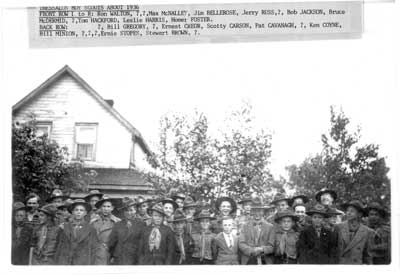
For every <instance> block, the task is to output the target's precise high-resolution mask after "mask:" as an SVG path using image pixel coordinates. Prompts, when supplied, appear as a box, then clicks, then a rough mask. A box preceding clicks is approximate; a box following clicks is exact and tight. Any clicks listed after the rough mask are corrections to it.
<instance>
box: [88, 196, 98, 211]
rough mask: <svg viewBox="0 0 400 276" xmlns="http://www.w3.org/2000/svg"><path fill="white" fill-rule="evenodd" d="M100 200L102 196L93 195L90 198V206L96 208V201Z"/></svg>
mask: <svg viewBox="0 0 400 276" xmlns="http://www.w3.org/2000/svg"><path fill="white" fill-rule="evenodd" d="M99 200H100V197H98V196H92V197H91V198H90V200H89V204H90V206H92V208H93V209H96V206H95V205H96V203H97V202H98V201H99Z"/></svg>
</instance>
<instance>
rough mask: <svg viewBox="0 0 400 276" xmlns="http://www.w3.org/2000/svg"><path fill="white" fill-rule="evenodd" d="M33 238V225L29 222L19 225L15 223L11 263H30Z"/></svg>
mask: <svg viewBox="0 0 400 276" xmlns="http://www.w3.org/2000/svg"><path fill="white" fill-rule="evenodd" d="M19 227H20V229H19V230H18V231H19V235H17V233H16V231H17V228H19ZM31 239H32V226H31V225H30V224H29V223H24V224H23V225H22V226H18V227H17V226H16V225H13V227H12V250H11V263H12V264H13V265H28V263H29V248H30V246H31Z"/></svg>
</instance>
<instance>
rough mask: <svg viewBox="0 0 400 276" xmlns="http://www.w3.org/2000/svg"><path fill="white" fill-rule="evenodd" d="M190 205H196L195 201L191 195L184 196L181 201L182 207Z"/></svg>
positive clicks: (189, 206)
mask: <svg viewBox="0 0 400 276" xmlns="http://www.w3.org/2000/svg"><path fill="white" fill-rule="evenodd" d="M191 207H194V208H196V207H197V203H196V202H195V201H194V200H193V198H192V197H190V196H187V197H186V198H185V200H184V201H183V207H182V208H183V209H186V208H191Z"/></svg>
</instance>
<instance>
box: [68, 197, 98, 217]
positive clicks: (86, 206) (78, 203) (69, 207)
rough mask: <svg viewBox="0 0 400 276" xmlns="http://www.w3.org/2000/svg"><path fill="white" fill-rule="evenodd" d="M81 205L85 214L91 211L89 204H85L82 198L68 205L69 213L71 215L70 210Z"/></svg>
mask: <svg viewBox="0 0 400 276" xmlns="http://www.w3.org/2000/svg"><path fill="white" fill-rule="evenodd" d="M78 205H81V206H83V207H85V209H86V212H88V213H89V212H90V211H91V210H92V206H90V204H89V203H87V202H86V201H85V200H84V199H83V198H77V199H75V200H74V202H73V203H72V204H70V205H69V206H68V207H67V208H68V211H69V212H70V213H72V210H74V208H75V206H78Z"/></svg>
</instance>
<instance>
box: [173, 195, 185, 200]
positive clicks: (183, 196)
mask: <svg viewBox="0 0 400 276" xmlns="http://www.w3.org/2000/svg"><path fill="white" fill-rule="evenodd" d="M171 198H172V200H173V201H175V200H177V199H178V198H180V199H182V200H185V198H186V195H185V194H184V193H176V194H174V195H173V196H171Z"/></svg>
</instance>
